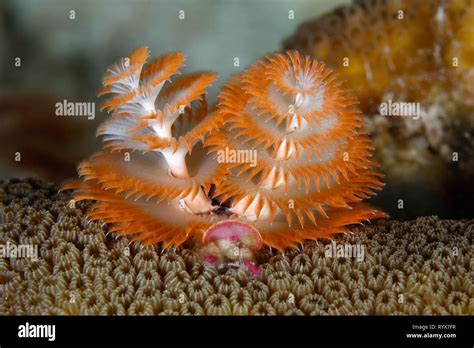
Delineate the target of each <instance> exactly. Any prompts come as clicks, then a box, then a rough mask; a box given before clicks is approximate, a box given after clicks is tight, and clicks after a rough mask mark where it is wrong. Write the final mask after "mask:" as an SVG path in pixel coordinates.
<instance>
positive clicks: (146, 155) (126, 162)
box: [66, 48, 222, 246]
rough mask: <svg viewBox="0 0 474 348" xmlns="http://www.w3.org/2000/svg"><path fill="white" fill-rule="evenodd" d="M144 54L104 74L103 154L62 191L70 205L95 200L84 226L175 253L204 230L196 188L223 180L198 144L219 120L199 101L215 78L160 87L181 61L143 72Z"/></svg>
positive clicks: (202, 76) (204, 204)
mask: <svg viewBox="0 0 474 348" xmlns="http://www.w3.org/2000/svg"><path fill="white" fill-rule="evenodd" d="M148 54H149V53H148V49H147V48H139V49H137V50H136V51H135V52H133V53H132V54H131V55H130V57H129V58H123V59H122V60H121V61H120V62H119V63H117V64H114V65H112V66H111V67H110V68H109V69H108V70H107V74H106V76H105V77H104V88H103V89H102V91H100V93H99V95H102V94H112V97H110V98H109V99H107V100H106V101H105V102H104V103H103V105H102V109H105V110H107V111H109V112H110V113H111V114H112V116H111V117H110V118H109V119H108V120H107V121H105V122H104V123H103V124H102V125H101V126H100V127H99V130H98V135H102V136H103V140H104V146H103V149H102V150H101V151H99V152H98V153H96V154H94V155H93V156H92V157H91V158H90V159H89V160H87V161H85V162H83V163H82V164H81V165H80V166H79V174H80V175H81V176H82V177H83V178H84V179H85V182H84V183H72V184H70V185H67V186H66V188H76V192H77V194H76V200H81V199H94V200H97V204H96V205H95V208H94V211H93V212H92V213H91V215H90V218H91V219H103V220H104V221H106V222H109V223H118V224H117V225H116V226H114V227H113V228H112V230H113V231H115V232H118V233H119V234H121V235H132V239H133V240H141V241H143V242H144V243H145V244H153V243H158V242H163V243H164V245H165V246H171V245H179V244H181V243H183V242H184V241H185V240H186V239H188V238H189V237H190V236H191V235H192V234H194V233H195V232H196V231H197V230H202V229H206V228H207V227H209V226H210V217H209V216H207V215H204V213H207V212H209V211H211V210H212V205H211V201H210V199H208V197H207V195H206V194H205V193H204V191H203V187H206V184H207V183H208V182H210V181H211V179H212V178H213V176H221V175H222V168H220V167H219V166H218V164H217V163H216V161H215V160H214V159H212V157H211V156H208V155H207V154H206V153H205V151H203V148H202V146H199V145H198V144H197V143H198V141H199V140H202V139H203V137H204V135H206V134H207V133H209V132H210V131H211V130H212V129H213V128H215V127H216V120H217V118H218V115H217V114H216V113H209V114H208V110H207V103H206V99H205V98H204V95H205V91H206V88H207V87H209V85H210V84H211V83H212V82H213V81H214V80H215V79H216V75H215V74H213V73H209V72H203V73H192V74H187V75H182V76H180V77H178V78H176V79H174V80H173V82H172V83H169V84H166V83H167V82H169V81H170V78H171V76H172V75H174V74H177V73H178V72H179V69H180V68H181V67H182V66H183V62H184V59H185V56H184V55H183V54H182V53H170V54H165V55H163V56H161V57H159V58H157V59H155V60H153V61H152V62H151V63H150V64H148V65H147V66H145V67H144V64H145V61H146V60H147V58H148ZM195 145H196V146H195ZM193 148H194V152H193V153H192V154H193V156H192V157H191V161H188V162H186V160H185V158H186V155H187V154H188V153H191V150H193Z"/></svg>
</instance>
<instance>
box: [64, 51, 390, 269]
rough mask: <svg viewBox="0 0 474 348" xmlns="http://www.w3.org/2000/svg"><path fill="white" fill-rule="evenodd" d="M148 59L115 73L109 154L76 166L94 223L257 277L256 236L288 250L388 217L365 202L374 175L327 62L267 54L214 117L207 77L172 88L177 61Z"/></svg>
mask: <svg viewBox="0 0 474 348" xmlns="http://www.w3.org/2000/svg"><path fill="white" fill-rule="evenodd" d="M147 57H148V50H147V49H146V48H140V49H138V50H137V51H135V52H134V53H133V54H132V55H131V56H130V57H129V58H125V59H122V61H121V62H120V63H119V64H116V65H113V66H112V67H111V68H109V70H108V72H107V75H106V76H105V78H104V85H105V87H104V89H103V90H102V91H101V92H100V94H106V93H107V94H113V96H112V97H110V98H109V99H108V100H106V101H105V103H104V104H103V108H104V109H106V110H108V111H109V112H111V113H112V116H111V117H110V118H109V119H108V120H107V121H106V122H105V123H104V124H102V125H101V126H100V128H99V132H98V134H99V135H102V136H103V137H104V148H103V149H102V150H101V151H100V152H98V153H97V154H95V155H93V156H92V157H91V158H90V159H89V160H87V161H85V162H84V163H82V164H81V165H80V167H79V174H80V175H81V176H82V177H83V178H84V179H85V180H84V182H82V183H73V184H69V185H67V186H66V188H75V189H76V199H77V200H81V199H94V200H96V201H97V203H96V204H95V208H94V210H93V212H92V213H91V214H90V218H91V219H102V220H104V221H105V222H108V223H115V226H114V227H112V228H111V230H112V231H114V232H117V233H118V234H120V235H131V236H132V240H140V241H143V242H144V243H145V244H153V243H160V242H162V243H163V244H164V246H165V247H168V246H172V245H173V246H176V245H180V244H181V243H183V242H184V241H185V240H187V239H191V238H194V239H195V240H196V241H197V242H198V243H199V244H202V245H204V247H203V248H202V253H201V254H202V256H203V257H205V259H206V261H207V262H209V263H212V264H214V263H216V262H220V263H227V262H231V261H232V262H238V263H239V264H242V263H243V264H245V265H246V266H247V268H249V269H250V270H251V271H255V272H257V270H256V269H255V268H254V267H255V266H254V264H253V263H252V262H251V261H250V260H251V259H252V253H253V252H254V251H255V250H258V249H259V248H260V247H261V246H262V245H263V244H266V245H268V246H270V247H273V248H277V249H280V250H282V249H284V248H285V247H293V246H298V245H299V244H300V243H302V242H303V241H304V240H305V239H316V238H326V237H329V236H330V235H332V234H334V233H340V232H344V231H346V226H347V225H350V224H354V223H360V222H361V221H363V220H366V219H371V218H377V217H382V216H384V214H383V213H381V212H378V211H376V210H374V209H373V208H371V207H369V206H366V205H364V204H362V203H361V202H360V201H361V200H362V199H364V198H368V197H370V196H371V195H373V194H374V193H375V191H377V190H379V189H380V188H381V186H382V183H381V182H380V181H379V178H380V174H378V173H377V172H375V170H374V165H373V164H372V163H371V162H370V156H371V155H372V152H373V149H372V147H371V146H370V143H369V141H368V140H367V138H366V135H365V133H364V132H362V131H361V129H360V128H361V127H362V125H363V122H362V116H361V114H360V112H359V110H358V108H357V107H356V103H357V100H356V99H355V98H354V97H353V96H352V95H351V94H350V93H349V92H348V91H347V90H346V89H344V88H343V87H342V86H341V83H340V82H339V81H338V80H337V78H336V76H334V74H332V73H331V71H330V70H328V69H327V68H325V66H324V65H323V64H322V63H318V62H316V61H314V60H312V59H310V58H309V57H302V56H300V55H298V54H297V53H295V52H290V53H288V54H285V55H283V54H278V55H276V56H274V57H271V58H265V59H263V60H261V61H260V62H259V63H257V64H256V65H255V66H253V67H251V68H249V69H248V70H246V71H245V72H244V73H243V74H242V75H239V76H236V77H235V78H234V79H233V80H232V81H231V82H230V83H229V84H227V85H226V86H225V87H224V89H223V91H222V92H221V95H220V97H219V103H218V106H217V108H216V109H214V110H213V111H212V112H208V108H207V104H206V101H205V99H204V94H205V90H206V88H207V87H208V86H209V85H210V84H211V83H212V82H213V81H214V79H215V75H214V74H212V73H194V74H189V75H184V76H182V77H180V78H177V79H175V80H174V81H172V82H171V83H170V84H167V85H166V82H168V81H169V80H170V77H171V75H173V74H175V73H177V72H178V70H179V68H180V67H181V66H182V65H183V60H184V55H183V54H180V53H175V54H166V55H164V56H162V57H160V58H158V59H155V60H154V61H152V62H151V63H150V64H149V65H148V66H147V67H145V68H143V66H144V63H145V61H146V59H147ZM199 141H201V143H199ZM202 143H204V145H203V144H202ZM135 150H137V151H135ZM191 150H193V151H192V154H191ZM187 155H189V156H188V157H186V156H187ZM242 156H243V157H242ZM249 158H250V159H253V161H248V159H249ZM245 159H247V160H245ZM211 189H212V190H211ZM209 192H211V193H212V195H213V198H216V199H217V201H218V202H220V203H221V204H224V203H226V204H225V206H226V207H227V209H226V210H225V213H224V214H223V213H222V211H223V209H222V207H221V209H217V208H219V204H217V205H213V203H212V202H214V204H216V200H214V201H212V200H211V196H210V195H209V194H208V193H209Z"/></svg>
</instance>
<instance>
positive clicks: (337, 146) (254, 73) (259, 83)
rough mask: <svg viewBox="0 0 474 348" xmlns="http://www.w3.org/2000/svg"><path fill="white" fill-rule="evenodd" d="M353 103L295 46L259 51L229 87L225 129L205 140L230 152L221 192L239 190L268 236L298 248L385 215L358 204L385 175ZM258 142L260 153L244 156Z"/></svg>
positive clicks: (237, 209) (241, 210)
mask: <svg viewBox="0 0 474 348" xmlns="http://www.w3.org/2000/svg"><path fill="white" fill-rule="evenodd" d="M356 104H357V100H356V99H355V98H354V97H353V96H352V95H351V93H350V92H349V91H348V90H346V89H344V87H342V86H341V82H340V81H339V80H338V79H337V77H336V76H335V75H334V74H333V73H332V72H331V70H329V69H327V68H326V67H325V66H324V64H322V63H319V62H316V61H315V60H313V59H310V58H309V57H304V56H301V55H299V54H298V53H296V52H288V53H286V54H277V55H275V56H273V57H269V58H265V59H262V60H261V61H259V62H258V63H257V64H255V65H254V66H253V67H251V68H249V69H247V70H246V71H245V72H244V73H243V74H242V75H240V76H237V77H236V78H234V79H233V81H231V82H230V83H229V84H227V85H226V86H225V87H224V90H223V91H222V93H221V95H220V111H221V113H222V114H223V118H224V122H225V124H226V127H225V130H222V131H221V132H218V133H213V134H212V135H211V136H210V137H209V138H208V139H207V140H206V144H208V145H210V146H211V148H212V151H213V152H216V153H217V155H218V159H219V156H221V157H227V161H222V160H221V161H220V162H225V164H224V166H226V167H227V169H228V175H227V176H226V177H225V178H223V179H222V178H220V180H219V181H218V182H217V183H216V194H217V195H219V197H220V198H221V199H222V200H226V199H228V198H231V197H233V202H232V207H231V209H230V210H231V211H232V212H233V213H234V214H236V215H237V216H242V217H244V218H245V219H246V220H247V221H251V222H252V224H253V225H254V226H255V227H256V228H257V229H258V230H259V232H260V234H261V236H262V240H263V242H264V243H265V244H267V245H269V246H271V247H274V248H277V249H284V248H285V247H288V246H292V247H294V246H298V245H299V243H301V242H302V240H304V239H316V238H325V237H329V236H330V235H331V234H334V233H339V232H344V231H346V228H345V226H346V225H349V224H354V223H359V222H361V221H363V220H366V219H370V218H376V217H381V216H384V214H383V213H381V212H378V211H376V210H374V209H373V208H371V207H369V206H367V205H365V204H363V203H360V201H361V200H362V199H363V198H368V197H369V196H371V195H373V194H374V193H375V191H377V190H379V189H380V188H381V187H382V183H381V182H380V181H379V178H380V174H378V173H376V172H375V171H374V164H372V163H371V162H370V159H369V158H370V156H371V155H372V152H373V148H372V147H371V145H370V143H369V141H368V139H367V138H366V134H365V133H364V132H362V131H361V129H360V128H361V127H362V126H363V122H362V115H361V114H360V111H359V110H358V108H357V107H356ZM252 151H255V154H256V156H257V159H256V161H254V162H252V163H245V161H238V160H239V159H241V160H242V158H244V159H245V158H246V157H247V158H249V157H251V155H247V156H246V154H249V153H252ZM232 156H235V160H232V159H233V158H232Z"/></svg>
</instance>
